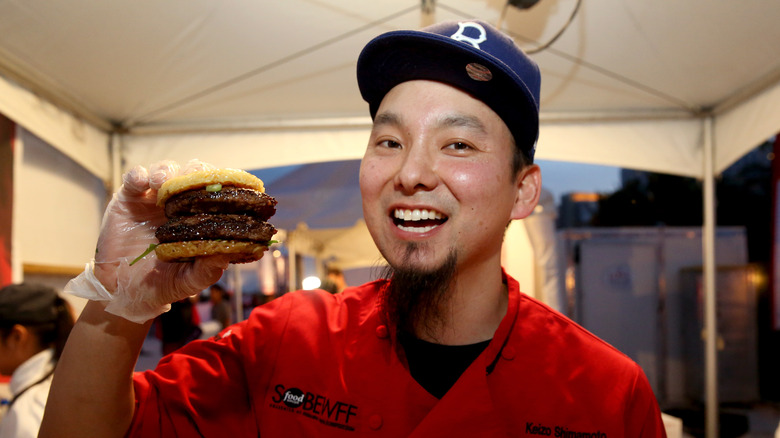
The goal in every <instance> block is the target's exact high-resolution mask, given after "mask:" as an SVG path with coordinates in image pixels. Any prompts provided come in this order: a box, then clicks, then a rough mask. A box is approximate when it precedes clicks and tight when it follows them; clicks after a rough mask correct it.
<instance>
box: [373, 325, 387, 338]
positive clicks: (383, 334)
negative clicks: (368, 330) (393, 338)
mask: <svg viewBox="0 0 780 438" xmlns="http://www.w3.org/2000/svg"><path fill="white" fill-rule="evenodd" d="M389 334H390V332H389V331H388V330H387V326H386V325H380V326H377V328H376V336H377V337H378V338H380V339H385V338H387V337H388V335H389Z"/></svg>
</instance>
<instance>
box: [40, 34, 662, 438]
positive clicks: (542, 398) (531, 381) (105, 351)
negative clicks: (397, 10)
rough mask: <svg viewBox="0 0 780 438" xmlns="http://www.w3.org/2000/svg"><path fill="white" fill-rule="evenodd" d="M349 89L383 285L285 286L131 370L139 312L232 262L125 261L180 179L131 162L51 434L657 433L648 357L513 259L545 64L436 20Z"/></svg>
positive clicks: (373, 63) (112, 209) (58, 393)
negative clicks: (549, 303) (608, 334)
mask: <svg viewBox="0 0 780 438" xmlns="http://www.w3.org/2000/svg"><path fill="white" fill-rule="evenodd" d="M358 82H359V85H360V89H361V92H362V94H363V97H364V98H365V99H366V101H367V102H368V103H369V106H370V111H371V115H372V117H373V119H374V126H373V129H372V131H371V135H370V138H369V142H368V146H367V148H366V152H365V156H364V159H363V162H362V165H361V170H360V188H361V193H362V197H363V213H364V218H365V220H366V224H367V225H368V228H369V230H370V232H371V235H372V237H373V239H374V241H375V242H376V244H377V246H378V248H379V249H380V251H381V252H382V254H383V256H384V257H385V258H386V260H387V261H388V263H389V265H390V266H391V268H390V270H389V272H388V275H387V278H388V280H379V281H375V282H371V283H368V284H365V285H362V286H359V287H353V288H347V289H346V290H345V291H343V292H342V293H340V294H336V295H331V294H328V293H327V292H325V291H321V290H319V291H310V292H295V293H290V294H286V295H285V296H283V297H281V298H279V299H276V300H274V301H272V302H270V303H268V304H267V305H265V306H262V307H259V308H257V309H255V310H254V311H253V313H252V315H251V317H250V318H249V320H247V321H244V322H241V323H238V324H235V325H233V326H231V327H229V328H228V329H227V330H225V331H223V332H222V333H221V336H218V339H215V340H212V341H206V342H193V343H190V344H188V345H187V346H185V347H184V348H182V349H181V350H179V351H177V352H176V353H174V354H172V355H169V356H167V357H166V358H164V359H163V360H162V361H161V363H160V365H159V366H158V368H157V369H156V370H155V371H154V372H146V373H144V374H139V375H135V376H134V377H133V378H132V379H131V373H132V364H133V363H134V360H135V357H136V356H137V353H138V351H139V350H140V347H141V343H142V341H143V336H144V334H145V328H146V327H147V325H146V324H147V323H144V321H145V320H146V318H147V317H149V316H150V315H154V314H155V313H156V312H160V311H164V309H165V307H166V305H167V303H169V302H172V301H174V300H176V299H179V298H181V297H182V296H186V294H190V293H193V291H196V290H198V288H203V287H206V286H207V285H208V284H211V283H213V282H214V281H216V279H217V278H218V277H219V275H220V273H221V270H222V269H223V268H224V267H225V264H224V261H223V260H220V259H219V257H214V258H209V259H199V260H197V261H195V262H194V263H193V264H175V266H171V265H170V264H165V263H161V262H159V261H157V260H156V259H155V258H154V257H153V256H150V257H147V258H145V259H143V260H142V261H141V262H139V263H137V264H135V265H134V266H132V267H130V266H129V265H128V263H127V262H126V261H125V260H126V259H128V258H130V259H131V258H133V257H135V255H137V254H138V253H140V252H142V251H143V249H144V246H145V245H146V244H148V242H149V240H148V239H147V240H144V238H143V236H148V235H149V234H150V233H149V228H150V226H152V227H153V226H155V224H157V222H158V221H161V220H163V219H159V218H157V216H155V214H157V213H156V210H155V208H153V207H151V204H152V202H150V201H149V199H150V198H152V197H153V194H154V191H155V189H156V188H158V187H159V185H160V184H161V182H162V181H164V180H165V179H166V178H168V177H169V176H170V175H171V174H173V173H176V171H177V170H176V168H175V166H174V167H171V166H166V165H158V166H155V167H153V169H152V170H151V172H149V173H147V172H146V170H145V169H143V168H136V169H134V170H133V171H131V172H130V173H129V174H127V175H126V176H125V179H124V185H123V187H122V189H120V191H119V193H118V194H117V196H116V197H115V199H114V201H112V205H109V207H108V211H107V216H106V221H105V222H104V230H103V232H102V233H101V238H100V241H99V242H98V249H99V251H98V253H97V256H96V257H97V260H96V261H95V263H94V269H87V270H86V271H85V273H84V274H83V275H82V277H81V278H80V279H77V281H75V284H74V285H73V286H72V287H71V289H76V290H78V291H79V293H81V294H82V295H86V296H92V297H93V299H94V300H95V301H92V302H90V303H89V304H88V305H87V307H86V308H85V310H84V314H83V316H82V317H81V320H80V321H79V323H78V325H77V327H76V328H75V329H74V333H73V334H72V335H71V343H70V345H69V347H68V349H67V350H66V352H65V355H64V356H63V359H62V363H61V365H60V368H59V369H58V371H57V374H56V376H55V382H54V387H53V391H52V395H51V401H50V402H49V403H50V404H49V407H48V411H47V414H46V418H45V422H44V426H43V429H42V434H41V436H44V437H46V436H69V434H72V435H73V436H121V435H123V434H124V433H125V431H126V430H127V429H128V428H129V435H130V436H144V437H147V436H231V434H232V435H236V436H362V435H368V434H373V435H376V436H388V437H401V436H404V437H405V436H412V437H429V436H539V435H545V436H561V437H563V436H566V437H568V436H591V437H632V438H634V437H659V436H664V431H663V425H662V422H661V419H660V414H659V409H658V405H657V403H656V401H655V398H654V396H653V394H652V391H651V390H650V387H649V384H648V382H647V379H646V378H645V376H644V374H643V373H642V371H641V369H640V368H639V367H638V366H637V365H636V364H635V363H633V362H632V361H630V360H629V359H628V358H627V357H625V356H624V355H622V354H621V353H620V352H618V351H616V350H614V349H613V348H612V347H610V346H608V345H607V344H605V343H603V342H602V341H600V340H598V339H596V338H595V337H594V336H593V335H591V334H589V333H587V332H586V331H585V330H583V329H582V328H580V327H578V326H577V325H575V324H573V323H572V322H571V321H569V320H568V319H566V318H565V317H563V316H562V315H560V314H557V313H555V312H554V311H552V310H551V309H549V308H547V307H546V306H544V305H543V304H541V303H538V302H536V301H534V300H532V299H530V298H529V297H527V296H525V295H522V294H521V293H520V291H519V286H518V283H517V282H516V281H515V280H514V279H512V278H510V277H509V276H507V275H506V274H505V273H504V271H503V270H502V268H501V265H500V252H501V245H502V239H503V233H504V230H505V228H506V226H507V224H508V223H509V222H510V221H511V220H513V219H522V218H524V217H526V216H528V215H529V214H530V213H531V212H532V211H533V209H534V207H535V205H536V203H537V202H538V199H539V192H540V189H541V175H540V170H539V168H538V167H537V166H536V165H534V164H533V161H532V160H533V152H534V147H535V143H536V139H537V136H538V102H539V71H538V68H537V66H536V64H534V63H533V61H531V60H530V59H529V58H528V57H526V56H525V55H524V54H523V53H522V52H521V51H520V50H519V49H517V48H516V46H515V45H514V44H513V43H512V41H511V40H510V39H509V38H507V37H506V36H504V35H503V34H501V33H500V32H498V31H497V30H495V29H494V28H492V27H490V26H489V25H488V24H486V23H483V22H478V21H468V22H461V23H455V22H453V23H442V24H439V25H435V26H433V27H431V28H428V29H426V31H425V32H420V31H397V32H390V33H387V34H384V35H381V36H379V37H377V38H376V39H375V40H373V41H372V42H370V43H369V44H368V45H367V46H366V48H365V49H364V50H363V52H362V53H361V55H360V58H359V62H358ZM150 188H151V190H149V189H150ZM118 230H121V232H118ZM93 272H94V273H93ZM103 285H105V286H106V287H105V288H104V287H103ZM105 289H108V290H109V291H110V292H109V291H107V290H105ZM128 297H132V298H128ZM97 300H103V301H97ZM106 302H107V303H108V304H105V303H106ZM104 308H105V310H104ZM117 315H121V317H120V316H117ZM131 321H136V322H138V323H136V322H131Z"/></svg>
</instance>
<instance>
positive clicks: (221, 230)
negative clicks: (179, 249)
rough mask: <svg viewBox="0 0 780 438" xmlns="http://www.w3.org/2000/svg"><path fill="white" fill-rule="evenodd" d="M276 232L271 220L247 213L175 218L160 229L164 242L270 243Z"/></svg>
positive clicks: (158, 230)
mask: <svg viewBox="0 0 780 438" xmlns="http://www.w3.org/2000/svg"><path fill="white" fill-rule="evenodd" d="M275 233H276V229H275V228H274V226H273V225H271V224H269V223H268V222H265V221H262V220H260V219H258V218H255V217H252V216H247V215H243V214H195V215H192V216H180V217H175V218H173V219H171V220H170V221H168V223H166V224H164V225H161V226H160V227H159V228H157V231H155V233H154V235H155V237H157V240H159V241H160V243H167V242H183V241H189V240H240V241H251V242H267V241H269V240H271V238H272V237H273V235H274V234H275Z"/></svg>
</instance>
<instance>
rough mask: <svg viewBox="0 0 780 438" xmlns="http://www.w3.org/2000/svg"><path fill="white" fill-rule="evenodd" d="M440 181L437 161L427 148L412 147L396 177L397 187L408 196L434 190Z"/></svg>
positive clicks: (407, 150) (407, 152) (402, 161)
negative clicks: (421, 191) (417, 192)
mask: <svg viewBox="0 0 780 438" xmlns="http://www.w3.org/2000/svg"><path fill="white" fill-rule="evenodd" d="M437 181H438V175H437V173H436V166H435V159H434V157H433V156H432V155H431V152H430V151H428V150H427V149H426V148H423V147H419V146H412V147H409V148H407V149H406V153H405V154H404V156H403V158H402V160H401V163H400V167H399V168H398V171H397V172H396V175H395V186H396V188H397V189H398V190H401V191H402V192H404V193H406V194H412V193H414V192H416V191H418V190H433V188H434V187H435V186H436V183H437Z"/></svg>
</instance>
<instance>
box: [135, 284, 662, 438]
mask: <svg viewBox="0 0 780 438" xmlns="http://www.w3.org/2000/svg"><path fill="white" fill-rule="evenodd" d="M504 279H505V282H506V284H507V289H508V293H509V305H508V309H507V314H506V316H505V317H504V319H503V320H502V322H501V324H500V325H499V327H498V330H497V331H496V333H495V336H494V338H493V340H492V341H491V342H490V344H489V345H488V346H487V348H486V349H485V350H484V351H483V352H482V354H481V355H480V356H479V357H478V358H477V359H476V360H475V361H474V362H473V363H472V364H471V366H470V367H469V368H468V369H467V370H466V371H465V372H464V373H463V374H462V375H461V377H460V379H459V380H458V381H457V382H456V383H455V385H454V386H453V387H452V388H451V389H450V390H449V391H448V392H447V393H446V395H445V396H444V397H443V398H441V399H437V398H436V397H434V396H432V395H431V394H429V393H428V392H427V391H425V389H423V388H422V387H421V386H420V385H419V384H418V383H417V382H416V381H415V380H414V379H413V378H412V377H411V375H410V374H409V371H408V368H407V366H406V363H405V359H404V354H403V351H402V350H401V349H400V347H398V346H397V344H396V341H395V335H394V330H393V329H392V328H389V327H388V326H387V324H386V323H385V322H384V320H383V317H382V315H381V312H380V311H379V309H378V302H379V300H378V297H379V295H380V292H381V290H382V288H384V287H386V285H387V283H386V281H384V280H380V281H375V282H371V283H367V284H365V285H362V286H360V287H356V288H349V289H347V290H345V291H344V292H342V293H340V294H336V295H331V294H329V293H327V292H324V291H300V292H293V293H289V294H286V295H284V296H283V297H281V298H278V299H275V300H273V301H271V302H270V303H268V304H266V305H263V306H260V307H257V308H256V309H255V310H254V311H253V312H252V314H251V316H250V318H249V319H248V320H246V321H243V322H241V323H238V324H235V325H233V326H231V327H229V328H227V329H225V330H224V331H223V332H222V333H221V334H220V335H218V336H217V339H214V340H208V341H195V342H192V343H190V344H187V345H186V346H185V347H183V348H182V349H180V350H178V351H177V352H175V353H173V354H171V355H168V356H166V357H165V358H163V359H162V360H161V361H160V363H159V365H158V367H157V369H155V370H154V371H146V372H143V373H138V374H136V375H135V377H134V386H135V394H136V411H135V416H134V420H133V424H132V426H131V429H130V431H129V436H138V437H157V436H159V437H175V436H180V437H191V436H205V437H233V438H236V437H242V436H261V437H281V436H285V437H287V436H290V437H336V436H338V437H349V436H353V437H355V436H377V437H394V438H396V437H426V438H428V437H432V436H448V437H454V436H491V437H493V436H528V437H539V436H552V437H567V438H569V437H571V438H573V437H590V438H607V437H608V438H617V437H628V438H640V437H665V432H664V428H663V423H662V421H661V416H660V411H659V408H658V404H657V402H656V400H655V397H654V395H653V393H652V390H651V388H650V385H649V383H648V381H647V378H646V377H645V375H644V373H643V372H642V370H641V369H640V368H639V366H638V365H637V364H636V363H634V362H633V361H632V360H630V359H629V358H628V357H627V356H625V355H624V354H622V353H620V352H619V351H617V350H616V349H614V348H613V347H611V346H610V345H608V344H606V343H605V342H603V341H601V340H599V339H598V338H596V337H595V336H594V335H592V334H590V333H589V332H587V331H586V330H584V329H583V328H582V327H580V326H578V325H577V324H575V323H574V322H572V321H571V320H569V319H567V318H566V317H565V316H563V315H561V314H559V313H558V312H556V311H554V310H552V309H550V308H549V307H547V306H545V305H544V304H542V303H540V302H538V301H536V300H534V299H532V298H530V297H528V296H526V295H524V294H522V293H521V292H520V290H519V286H518V283H517V282H516V281H515V280H514V279H512V278H511V277H509V276H507V275H506V274H504Z"/></svg>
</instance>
